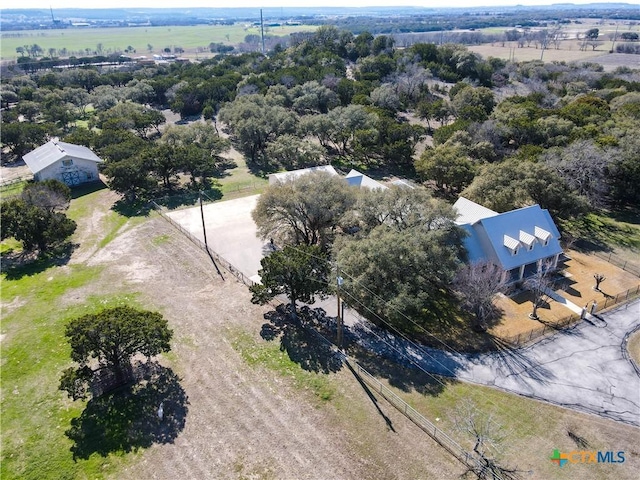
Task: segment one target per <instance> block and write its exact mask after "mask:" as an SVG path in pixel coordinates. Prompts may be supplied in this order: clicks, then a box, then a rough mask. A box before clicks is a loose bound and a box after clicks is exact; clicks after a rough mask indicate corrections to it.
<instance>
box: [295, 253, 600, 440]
mask: <svg viewBox="0 0 640 480" xmlns="http://www.w3.org/2000/svg"><path fill="white" fill-rule="evenodd" d="M292 248H294V249H295V250H297V251H298V252H303V250H300V249H297V248H296V247H295V246H292ZM304 253H305V254H306V255H308V256H311V257H313V258H316V259H318V260H323V261H325V262H327V263H328V264H329V265H332V262H331V261H330V260H328V259H326V258H321V257H318V256H317V255H313V254H312V253H310V252H304ZM340 273H341V274H343V275H346V276H347V277H349V278H350V279H351V280H352V281H353V282H354V284H356V285H358V286H360V287H361V288H364V289H365V290H367V291H369V293H370V294H371V295H374V296H376V297H377V298H378V299H380V300H382V301H383V302H384V303H385V304H388V303H389V302H388V301H387V300H385V299H384V298H382V297H380V296H379V295H377V294H376V293H375V292H372V291H371V290H370V289H369V288H367V287H366V286H363V285H361V284H360V282H359V281H358V280H357V279H355V278H354V277H353V276H352V275H350V274H349V273H347V272H345V271H344V270H343V269H341V270H340ZM323 283H325V284H326V285H327V286H329V287H330V286H331V284H330V283H329V282H323ZM341 291H342V292H344V293H346V294H347V295H348V296H349V297H350V298H352V299H353V301H354V302H355V303H357V304H359V305H360V306H361V307H362V308H364V309H366V310H367V311H368V312H370V313H371V314H372V315H373V316H375V318H376V319H378V320H379V321H380V322H382V323H383V324H384V325H386V326H387V327H389V328H390V329H391V330H392V332H398V334H399V335H400V336H401V337H402V338H403V339H404V340H405V341H407V342H409V343H410V344H411V345H412V346H413V347H414V348H416V349H417V350H418V351H420V352H421V353H423V354H426V355H428V356H429V357H430V358H432V359H433V360H434V361H435V362H436V363H438V364H439V365H440V366H441V367H443V368H444V369H446V370H449V371H450V368H449V367H447V366H446V365H444V364H442V362H440V360H438V359H437V358H435V357H433V355H431V354H429V353H428V352H426V351H425V350H423V348H424V346H423V345H420V344H417V343H415V342H414V341H413V340H411V339H409V338H408V337H407V336H406V335H405V334H403V333H402V332H400V331H399V330H398V328H397V327H395V326H394V325H392V324H391V323H389V322H388V321H387V320H385V319H384V318H382V317H381V316H380V315H379V314H378V313H376V312H375V311H373V310H372V309H371V308H370V307H368V306H367V305H365V304H364V303H363V302H362V301H361V300H359V299H357V298H356V297H354V296H353V295H351V294H350V293H349V292H348V291H346V290H341ZM391 308H393V309H394V310H395V311H396V312H398V313H399V314H400V315H401V316H402V317H404V318H405V319H407V320H408V321H409V322H411V323H412V324H414V325H415V326H416V327H418V328H419V329H421V330H422V331H424V332H425V333H427V334H429V335H430V336H432V337H433V338H436V339H437V340H438V341H439V342H440V343H442V344H443V345H444V346H445V347H447V348H448V349H449V350H450V351H451V352H454V353H456V354H458V355H460V356H463V354H462V353H461V352H459V351H457V350H456V349H455V348H453V347H452V346H451V345H448V344H447V343H446V342H444V341H443V340H440V339H438V338H437V337H436V336H435V335H434V334H433V333H431V332H430V331H429V330H427V329H426V328H425V327H423V326H422V325H420V324H418V323H416V322H415V321H414V320H412V319H411V318H409V317H408V316H407V315H406V314H404V313H403V312H401V311H400V310H399V309H398V308H397V307H394V306H391ZM370 333H371V334H373V335H374V336H375V337H376V338H379V339H380V340H381V341H383V342H384V343H385V344H386V345H388V346H389V347H390V348H391V349H392V350H394V351H396V352H398V353H399V354H400V355H401V356H402V357H404V358H406V359H407V360H408V361H409V362H410V363H412V364H414V365H415V366H416V367H418V369H420V370H421V371H422V372H424V373H425V374H427V375H428V376H430V377H431V378H433V379H434V380H435V381H436V382H437V383H439V384H440V385H442V386H443V387H446V385H445V384H444V383H443V382H442V381H441V380H440V379H439V378H437V376H436V374H433V373H432V372H429V371H427V370H426V369H425V368H424V367H423V366H422V365H420V364H419V363H417V362H416V361H415V360H413V359H412V358H411V357H410V356H409V355H407V353H406V352H403V351H401V350H399V349H398V348H397V347H395V346H393V345H391V344H389V342H388V341H387V340H385V339H383V338H381V337H380V336H379V335H377V334H376V333H375V332H374V331H371V330H370ZM452 376H453V377H454V378H455V375H452ZM512 394H513V393H512ZM480 395H481V396H482V397H483V398H484V399H485V400H487V402H488V404H489V405H491V406H493V407H494V408H496V409H498V408H499V406H498V405H496V404H495V402H493V400H491V399H490V398H489V397H488V396H487V395H485V394H483V393H481V394H480ZM454 396H455V397H456V398H457V399H458V400H463V398H462V397H461V396H460V395H458V394H456V393H454ZM549 403H551V404H552V405H553V404H554V403H553V402H549ZM556 405H557V404H556ZM473 408H474V410H475V411H476V412H480V410H479V409H478V408H477V406H474V407H473ZM480 413H481V412H480ZM507 418H509V420H510V421H511V422H512V424H514V425H518V426H521V427H523V426H526V425H524V424H523V423H522V422H520V421H519V420H518V419H517V418H516V417H514V416H512V415H507ZM597 421H598V423H602V424H604V423H605V421H604V420H599V419H598V420H597ZM535 437H536V438H538V439H541V437H540V436H538V435H536V436H535Z"/></svg>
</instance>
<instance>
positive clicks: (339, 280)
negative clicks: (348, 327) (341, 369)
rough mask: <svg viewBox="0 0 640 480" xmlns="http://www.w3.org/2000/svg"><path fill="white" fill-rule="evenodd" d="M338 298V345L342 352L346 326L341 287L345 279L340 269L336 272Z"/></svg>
mask: <svg viewBox="0 0 640 480" xmlns="http://www.w3.org/2000/svg"><path fill="white" fill-rule="evenodd" d="M336 275H337V276H336V297H337V298H338V317H337V318H338V322H337V323H338V331H337V335H336V343H337V344H338V348H339V349H340V350H342V330H343V326H344V310H342V308H341V305H340V304H341V301H340V287H341V286H342V284H343V283H344V279H343V278H342V277H341V276H340V268H338V269H337V270H336Z"/></svg>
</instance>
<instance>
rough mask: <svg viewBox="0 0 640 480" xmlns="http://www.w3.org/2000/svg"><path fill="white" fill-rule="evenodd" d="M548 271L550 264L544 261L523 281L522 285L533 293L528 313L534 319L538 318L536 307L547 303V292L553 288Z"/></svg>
mask: <svg viewBox="0 0 640 480" xmlns="http://www.w3.org/2000/svg"><path fill="white" fill-rule="evenodd" d="M550 272H551V265H550V264H549V263H548V262H544V263H543V264H542V265H541V266H540V268H539V269H538V271H537V272H536V273H535V274H534V275H532V276H531V277H529V278H527V279H526V280H525V282H524V287H525V288H526V289H527V290H529V291H530V292H531V294H532V295H533V298H532V299H531V302H532V304H533V311H532V312H531V313H530V314H529V317H530V318H532V319H534V320H538V319H539V318H540V317H538V308H540V307H541V306H542V305H544V304H545V303H547V301H548V300H549V299H550V297H549V293H550V292H551V291H552V290H553V288H554V282H553V280H552V278H551V276H550V275H549V274H550Z"/></svg>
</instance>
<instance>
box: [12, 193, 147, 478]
mask: <svg viewBox="0 0 640 480" xmlns="http://www.w3.org/2000/svg"><path fill="white" fill-rule="evenodd" d="M102 194H104V190H103V189H97V190H95V189H94V190H93V191H91V189H89V190H88V191H87V192H86V193H85V194H84V195H80V196H78V197H77V198H75V199H73V200H72V202H71V206H70V208H69V211H68V215H69V216H70V217H71V218H73V219H75V220H76V221H81V220H82V219H86V218H87V217H90V216H91V215H92V214H93V212H94V211H95V208H96V207H95V205H96V204H99V203H100V201H99V197H100V195H102ZM102 208H104V209H105V210H107V209H108V208H109V206H108V205H103V206H102ZM103 221H104V222H106V228H104V229H103V230H102V232H103V234H102V235H97V234H96V236H95V237H91V238H87V239H85V240H84V242H83V243H85V245H86V246H88V247H89V248H91V247H92V246H96V245H106V243H108V242H109V241H110V240H112V239H113V238H114V237H115V236H116V235H117V233H118V232H119V231H121V228H122V227H123V225H124V224H125V223H126V221H127V219H126V218H125V217H122V216H120V215H118V214H117V213H115V212H113V211H111V210H108V211H105V217H104V219H103ZM131 221H134V222H140V221H143V219H133V220H131ZM19 248H20V246H19V243H18V242H16V241H14V240H12V239H6V240H4V241H3V242H2V249H1V251H2V253H3V254H7V253H9V252H11V251H14V252H15V251H17V250H19ZM101 271H102V269H101V268H99V267H87V266H85V265H78V264H69V265H66V266H47V264H46V263H45V262H36V263H34V264H30V265H25V266H23V267H21V268H18V269H17V270H16V269H13V270H9V271H7V270H6V269H3V273H2V278H1V280H0V281H1V283H2V288H1V291H0V300H1V301H2V326H1V330H0V333H1V334H2V352H1V358H2V371H1V373H0V375H1V382H2V393H1V408H2V417H1V420H0V422H1V431H2V462H1V467H0V477H1V478H3V479H11V478H21V479H34V480H35V479H49V478H51V479H59V478H102V477H104V476H105V475H108V474H109V473H112V472H114V471H115V470H116V469H117V468H119V466H120V465H121V464H122V463H123V462H126V461H128V459H129V458H130V456H126V457H125V456H124V455H123V454H121V453H114V454H110V455H108V456H106V457H102V456H99V455H97V454H94V455H92V456H91V457H89V458H88V459H86V460H82V459H80V460H78V461H77V462H76V461H74V459H73V455H72V453H71V451H70V447H71V446H72V442H71V440H69V439H68V438H67V437H66V436H65V431H66V430H67V429H68V428H69V426H70V422H71V419H73V418H75V417H78V416H79V415H80V413H81V412H82V410H83V409H84V407H85V405H86V402H82V401H77V402H72V401H71V400H70V399H69V398H68V397H67V395H66V394H65V393H62V392H60V391H59V390H58V382H59V377H60V374H61V372H62V370H63V369H64V368H66V367H67V366H70V365H71V364H72V362H71V359H70V357H69V353H70V349H69V346H68V343H67V340H66V337H65V336H64V329H65V326H66V324H67V323H68V321H69V320H70V319H72V318H74V317H77V316H80V315H83V314H86V313H92V312H97V311H98V310H100V309H102V308H105V307H109V306H116V305H120V304H123V303H126V304H128V305H131V304H134V305H135V304H136V298H135V295H131V294H114V295H109V296H89V298H88V300H86V298H85V295H86V294H85V293H78V294H77V295H76V294H75V293H74V292H76V291H79V290H82V289H85V288H90V287H91V285H92V283H93V282H95V281H96V279H98V278H99V277H100V274H101ZM8 274H10V275H9V276H8Z"/></svg>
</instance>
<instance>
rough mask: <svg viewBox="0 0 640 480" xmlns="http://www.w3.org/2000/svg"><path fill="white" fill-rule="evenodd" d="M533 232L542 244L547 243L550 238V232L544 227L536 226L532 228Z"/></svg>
mask: <svg viewBox="0 0 640 480" xmlns="http://www.w3.org/2000/svg"><path fill="white" fill-rule="evenodd" d="M533 234H534V235H535V237H536V238H537V239H538V240H539V241H540V243H542V245H543V246H545V247H546V246H547V245H549V240H550V239H551V233H549V232H547V231H546V230H545V229H544V228H540V227H536V228H535V229H534V230H533Z"/></svg>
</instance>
